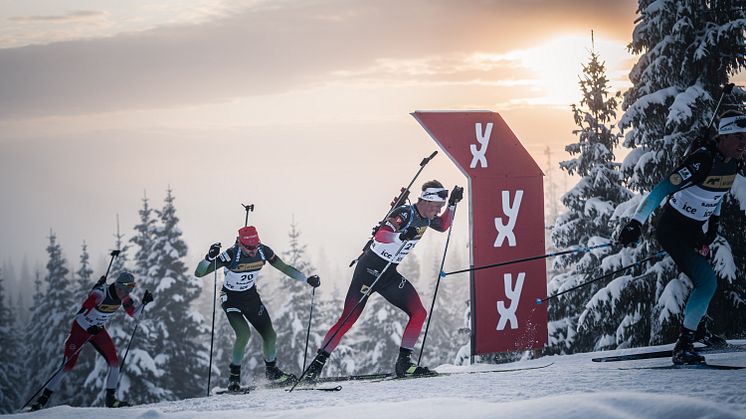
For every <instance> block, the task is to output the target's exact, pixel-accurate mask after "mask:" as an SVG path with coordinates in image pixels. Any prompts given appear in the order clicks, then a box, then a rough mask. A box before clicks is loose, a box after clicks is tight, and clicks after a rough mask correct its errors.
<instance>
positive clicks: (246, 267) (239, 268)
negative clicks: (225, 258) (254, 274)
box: [233, 261, 264, 272]
mask: <svg viewBox="0 0 746 419" xmlns="http://www.w3.org/2000/svg"><path fill="white" fill-rule="evenodd" d="M262 266H264V262H263V261H259V262H250V263H239V264H238V265H236V268H235V269H233V272H246V271H255V270H257V269H262Z"/></svg>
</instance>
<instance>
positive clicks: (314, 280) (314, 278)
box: [306, 275, 321, 288]
mask: <svg viewBox="0 0 746 419" xmlns="http://www.w3.org/2000/svg"><path fill="white" fill-rule="evenodd" d="M306 282H307V283H308V285H310V286H312V287H314V288H318V286H319V285H321V279H320V278H319V276H318V275H311V276H309V277H308V278H306Z"/></svg>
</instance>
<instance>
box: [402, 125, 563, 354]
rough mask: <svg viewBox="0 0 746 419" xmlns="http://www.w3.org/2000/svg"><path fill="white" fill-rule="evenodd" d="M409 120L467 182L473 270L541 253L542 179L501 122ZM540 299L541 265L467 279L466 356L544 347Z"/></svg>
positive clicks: (529, 264) (525, 265)
mask: <svg viewBox="0 0 746 419" xmlns="http://www.w3.org/2000/svg"><path fill="white" fill-rule="evenodd" d="M412 115H413V116H414V117H415V119H417V121H418V122H419V123H420V124H421V125H422V126H423V127H424V128H425V130H426V131H427V133H428V134H429V135H430V136H431V137H432V138H433V140H435V142H437V143H438V145H439V146H440V147H441V148H442V149H443V151H445V152H446V154H448V156H449V157H450V158H451V160H452V161H453V162H454V163H455V164H456V165H457V166H458V168H459V169H460V170H461V172H463V173H464V174H465V175H466V176H467V178H468V179H469V186H468V192H469V203H470V205H469V207H470V211H471V213H470V214H469V219H470V226H469V229H470V236H471V240H470V241H471V255H470V256H471V265H472V267H474V266H483V265H489V264H494V263H499V262H505V261H508V260H513V259H520V258H526V257H531V256H538V255H543V254H544V253H546V250H545V246H544V192H543V176H544V174H543V173H542V171H541V169H540V168H539V166H538V165H537V164H536V162H535V161H534V159H533V158H532V157H531V156H530V155H529V154H528V152H527V151H526V149H525V148H523V145H521V143H520V142H519V141H518V138H516V136H515V134H513V132H512V131H511V130H510V128H509V127H508V125H507V124H506V123H505V121H504V120H503V119H502V118H501V117H500V115H499V114H497V113H495V112H489V111H426V112H420V111H418V112H414V113H413V114H412ZM546 293H547V278H546V260H544V259H540V260H535V261H531V262H524V263H520V264H512V265H507V266H503V267H497V268H490V269H483V270H479V271H475V272H472V273H471V301H472V304H471V310H472V315H471V319H472V320H471V322H472V345H471V347H472V354H485V353H492V352H505V351H517V350H523V349H532V348H542V347H544V346H545V345H546V343H547V336H548V332H547V309H546V305H544V304H542V305H536V303H535V300H536V298H537V297H541V298H543V297H545V296H546Z"/></svg>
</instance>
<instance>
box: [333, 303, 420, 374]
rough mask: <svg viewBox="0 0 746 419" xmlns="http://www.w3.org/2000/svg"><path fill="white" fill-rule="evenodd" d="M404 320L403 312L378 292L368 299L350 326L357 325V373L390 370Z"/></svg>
mask: <svg viewBox="0 0 746 419" xmlns="http://www.w3.org/2000/svg"><path fill="white" fill-rule="evenodd" d="M407 321H408V317H407V315H406V314H404V312H403V311H401V310H399V309H398V308H396V307H395V306H394V305H392V304H391V303H389V302H388V301H386V299H385V298H383V297H381V296H380V295H379V294H377V293H373V294H372V295H371V296H370V298H368V302H367V304H366V305H365V311H363V314H362V315H361V316H360V318H359V319H358V321H357V323H356V325H355V326H354V327H357V328H358V334H357V336H356V339H355V340H356V342H355V350H356V353H357V356H358V359H357V360H356V362H357V363H358V365H357V372H358V374H373V373H379V372H392V371H394V364H395V363H396V358H397V357H398V356H399V346H400V345H401V337H402V333H404V327H405V326H406V325H407ZM345 338H347V335H345ZM415 360H416V358H415Z"/></svg>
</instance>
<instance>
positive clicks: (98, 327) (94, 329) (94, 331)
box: [85, 326, 103, 335]
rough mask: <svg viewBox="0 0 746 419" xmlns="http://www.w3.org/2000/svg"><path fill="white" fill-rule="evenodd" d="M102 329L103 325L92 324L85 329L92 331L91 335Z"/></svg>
mask: <svg viewBox="0 0 746 419" xmlns="http://www.w3.org/2000/svg"><path fill="white" fill-rule="evenodd" d="M101 330H103V327H101V326H91V327H89V328H88V329H86V330H85V331H86V332H88V333H90V334H91V335H97V334H98V333H99V332H100V331H101Z"/></svg>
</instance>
